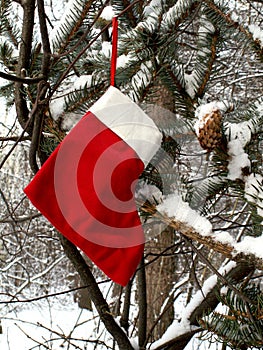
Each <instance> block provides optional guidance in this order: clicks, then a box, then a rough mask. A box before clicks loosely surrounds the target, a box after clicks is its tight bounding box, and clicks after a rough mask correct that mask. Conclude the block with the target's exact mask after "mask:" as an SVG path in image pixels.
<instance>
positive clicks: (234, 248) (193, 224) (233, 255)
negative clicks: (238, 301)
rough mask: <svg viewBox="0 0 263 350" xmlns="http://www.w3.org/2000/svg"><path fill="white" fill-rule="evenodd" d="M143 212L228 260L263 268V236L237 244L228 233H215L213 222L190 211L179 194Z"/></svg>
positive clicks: (143, 208)
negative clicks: (245, 262)
mask: <svg viewBox="0 0 263 350" xmlns="http://www.w3.org/2000/svg"><path fill="white" fill-rule="evenodd" d="M141 210H142V211H144V212H146V213H148V214H151V215H152V216H153V217H154V218H157V219H158V220H160V221H161V222H163V223H165V224H167V225H168V226H170V227H172V228H173V229H174V230H176V231H177V232H179V233H181V234H182V235H183V236H186V237H187V238H190V239H191V240H193V241H195V242H198V243H201V244H203V245H205V246H206V247H208V248H209V249H213V250H214V251H216V252H218V253H221V254H223V255H224V256H225V257H226V258H229V259H231V260H233V261H242V260H244V261H248V262H253V263H254V264H255V265H256V266H257V268H259V269H263V251H262V245H263V235H261V236H260V237H246V238H244V239H243V240H242V241H241V242H236V241H235V240H234V238H233V237H232V236H231V235H230V234H229V233H227V232H216V233H214V232H213V229H212V225H211V223H210V221H209V220H208V219H206V218H205V217H203V216H201V215H200V214H199V213H198V212H197V211H195V210H193V209H192V208H190V206H189V204H188V203H187V202H184V201H183V200H182V199H181V198H180V196H179V195H178V194H173V195H169V196H167V197H166V198H165V199H164V200H163V202H162V203H161V204H159V205H157V206H156V207H155V206H154V205H153V204H151V203H149V202H146V203H144V205H143V206H142V207H141Z"/></svg>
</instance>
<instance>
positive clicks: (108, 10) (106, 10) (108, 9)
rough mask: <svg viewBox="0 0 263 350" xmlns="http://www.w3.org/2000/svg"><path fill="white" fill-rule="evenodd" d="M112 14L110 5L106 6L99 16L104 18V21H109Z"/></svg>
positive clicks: (113, 14)
mask: <svg viewBox="0 0 263 350" xmlns="http://www.w3.org/2000/svg"><path fill="white" fill-rule="evenodd" d="M114 16H115V12H114V10H113V7H112V6H106V7H105V8H104V9H103V11H102V13H101V15H100V17H101V18H103V19H105V20H106V21H111V20H112V17H114Z"/></svg>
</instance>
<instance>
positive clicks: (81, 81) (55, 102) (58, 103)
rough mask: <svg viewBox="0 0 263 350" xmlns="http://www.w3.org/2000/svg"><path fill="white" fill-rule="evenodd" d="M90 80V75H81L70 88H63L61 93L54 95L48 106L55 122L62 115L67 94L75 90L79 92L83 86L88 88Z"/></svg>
mask: <svg viewBox="0 0 263 350" xmlns="http://www.w3.org/2000/svg"><path fill="white" fill-rule="evenodd" d="M92 78H93V77H92V75H82V76H80V77H79V78H77V79H76V80H75V81H74V82H72V84H71V86H70V87H67V88H65V89H64V90H63V92H62V93H60V94H55V96H54V98H53V99H52V101H51V103H50V105H49V107H50V112H51V116H52V118H53V119H54V120H57V119H58V118H59V117H60V116H61V115H62V114H63V112H64V109H65V107H66V96H67V94H69V93H70V92H73V91H75V90H81V89H83V87H84V86H86V87H89V86H90V85H91V82H92ZM78 119H79V118H78Z"/></svg>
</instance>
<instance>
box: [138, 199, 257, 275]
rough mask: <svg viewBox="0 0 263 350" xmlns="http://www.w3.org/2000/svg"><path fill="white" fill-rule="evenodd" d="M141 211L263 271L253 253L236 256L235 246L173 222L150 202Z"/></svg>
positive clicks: (199, 241)
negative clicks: (251, 263)
mask: <svg viewBox="0 0 263 350" xmlns="http://www.w3.org/2000/svg"><path fill="white" fill-rule="evenodd" d="M140 210H141V211H143V212H145V213H147V214H150V215H151V216H152V217H154V218H157V219H158V220H159V221H161V222H163V223H165V224H167V225H169V226H170V227H172V228H173V229H174V230H176V231H177V232H180V233H181V234H182V235H183V236H185V237H187V238H189V239H191V240H193V241H196V242H198V243H200V244H203V245H205V246H206V247H207V248H209V249H212V250H214V251H216V252H218V253H220V254H222V255H224V256H225V257H226V258H228V259H231V260H233V261H236V262H239V261H247V262H253V263H254V264H255V266H256V267H257V268H258V269H260V270H262V269H263V260H262V259H260V258H258V257H257V256H255V255H254V254H253V253H249V254H245V253H239V254H236V253H235V251H234V248H233V246H231V245H230V244H228V243H222V242H220V241H218V240H217V239H216V237H214V236H202V235H201V234H200V233H199V232H197V231H196V230H195V229H194V228H193V227H190V226H189V225H187V224H185V223H183V222H180V221H178V220H173V219H172V218H170V217H169V216H168V215H166V214H163V213H160V212H158V211H157V210H156V207H155V206H154V205H153V204H151V203H149V202H145V203H144V204H143V205H142V206H141V207H140Z"/></svg>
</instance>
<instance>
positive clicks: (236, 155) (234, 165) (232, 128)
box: [225, 121, 253, 180]
mask: <svg viewBox="0 0 263 350" xmlns="http://www.w3.org/2000/svg"><path fill="white" fill-rule="evenodd" d="M225 127H226V132H225V134H226V136H227V137H228V140H229V141H228V155H229V163H228V179H229V180H236V179H242V180H243V179H244V175H243V172H242V169H243V168H245V167H248V168H249V169H250V165H251V163H250V160H249V157H248V154H247V153H246V152H245V150H244V147H245V146H246V145H247V144H248V143H249V142H250V140H251V135H252V132H253V125H252V123H250V122H248V121H245V122H241V123H226V124H225Z"/></svg>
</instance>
